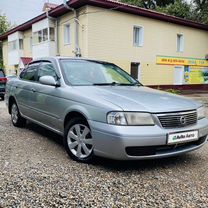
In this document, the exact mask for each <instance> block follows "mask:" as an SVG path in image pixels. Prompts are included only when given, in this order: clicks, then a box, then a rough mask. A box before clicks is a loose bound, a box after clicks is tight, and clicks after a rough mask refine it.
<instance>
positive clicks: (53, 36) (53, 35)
mask: <svg viewBox="0 0 208 208" xmlns="http://www.w3.org/2000/svg"><path fill="white" fill-rule="evenodd" d="M49 33H50V41H55V30H54V28H53V27H50V28H49Z"/></svg>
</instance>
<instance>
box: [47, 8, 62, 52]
mask: <svg viewBox="0 0 208 208" xmlns="http://www.w3.org/2000/svg"><path fill="white" fill-rule="evenodd" d="M46 17H47V18H48V19H50V20H53V21H55V22H56V34H55V38H56V40H55V41H56V56H59V55H60V54H59V42H58V18H54V17H51V16H49V13H48V10H47V11H46ZM48 32H50V31H48Z"/></svg>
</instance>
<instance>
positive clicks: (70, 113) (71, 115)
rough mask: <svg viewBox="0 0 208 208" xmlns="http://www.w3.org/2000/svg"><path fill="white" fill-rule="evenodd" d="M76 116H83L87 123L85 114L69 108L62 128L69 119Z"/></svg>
mask: <svg viewBox="0 0 208 208" xmlns="http://www.w3.org/2000/svg"><path fill="white" fill-rule="evenodd" d="M77 117H80V118H83V119H84V120H85V121H86V122H87V123H88V117H87V116H86V114H84V113H83V112H81V111H80V110H71V111H69V112H68V113H67V114H66V116H65V118H64V128H65V126H66V125H67V123H68V122H69V121H70V120H71V119H73V118H77ZM88 124H89V123H88Z"/></svg>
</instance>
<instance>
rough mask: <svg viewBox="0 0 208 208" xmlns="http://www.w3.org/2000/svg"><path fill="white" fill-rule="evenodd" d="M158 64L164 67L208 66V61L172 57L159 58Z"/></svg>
mask: <svg viewBox="0 0 208 208" xmlns="http://www.w3.org/2000/svg"><path fill="white" fill-rule="evenodd" d="M156 63H157V64H162V65H180V66H204V67H206V66H208V60H206V59H194V58H182V57H171V56H157V60H156Z"/></svg>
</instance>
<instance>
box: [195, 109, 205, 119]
mask: <svg viewBox="0 0 208 208" xmlns="http://www.w3.org/2000/svg"><path fill="white" fill-rule="evenodd" d="M197 118H198V120H200V119H202V118H205V108H204V107H203V106H202V107H200V108H198V109H197Z"/></svg>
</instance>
